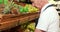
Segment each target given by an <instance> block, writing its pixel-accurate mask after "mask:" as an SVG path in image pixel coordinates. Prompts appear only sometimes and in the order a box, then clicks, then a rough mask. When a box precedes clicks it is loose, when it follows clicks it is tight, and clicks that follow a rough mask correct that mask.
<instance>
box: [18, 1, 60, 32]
mask: <svg viewBox="0 0 60 32" xmlns="http://www.w3.org/2000/svg"><path fill="white" fill-rule="evenodd" d="M17 1H19V0H17ZM49 2H50V3H52V4H54V5H55V8H56V10H57V11H58V13H59V20H60V0H49ZM59 24H60V22H59ZM59 30H60V29H59ZM59 32H60V31H59Z"/></svg>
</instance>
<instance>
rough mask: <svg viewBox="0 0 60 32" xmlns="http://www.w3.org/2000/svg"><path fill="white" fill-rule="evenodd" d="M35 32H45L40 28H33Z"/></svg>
mask: <svg viewBox="0 0 60 32" xmlns="http://www.w3.org/2000/svg"><path fill="white" fill-rule="evenodd" d="M35 32H45V31H43V30H40V29H35Z"/></svg>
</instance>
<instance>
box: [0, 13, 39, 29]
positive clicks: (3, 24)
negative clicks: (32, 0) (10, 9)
mask: <svg viewBox="0 0 60 32" xmlns="http://www.w3.org/2000/svg"><path fill="white" fill-rule="evenodd" d="M38 17H39V13H31V14H24V15H19V16H16V17H10V18H5V19H4V18H3V19H2V20H1V21H0V30H6V29H10V28H13V27H16V26H18V25H21V24H23V23H26V22H28V21H31V20H34V19H36V18H38Z"/></svg>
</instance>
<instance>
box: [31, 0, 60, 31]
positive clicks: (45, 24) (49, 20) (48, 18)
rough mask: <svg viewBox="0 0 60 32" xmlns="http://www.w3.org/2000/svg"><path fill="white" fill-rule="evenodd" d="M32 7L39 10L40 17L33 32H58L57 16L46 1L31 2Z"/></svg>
mask: <svg viewBox="0 0 60 32" xmlns="http://www.w3.org/2000/svg"><path fill="white" fill-rule="evenodd" d="M31 2H32V5H33V6H35V7H37V8H38V9H40V11H41V13H40V17H39V19H38V23H37V26H36V29H35V31H34V32H58V31H59V15H58V12H57V11H56V9H55V7H54V6H53V5H52V4H51V3H49V2H48V0H31Z"/></svg>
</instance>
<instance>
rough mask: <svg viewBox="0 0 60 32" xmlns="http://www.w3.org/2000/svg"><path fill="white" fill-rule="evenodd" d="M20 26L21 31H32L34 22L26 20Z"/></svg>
mask: <svg viewBox="0 0 60 32" xmlns="http://www.w3.org/2000/svg"><path fill="white" fill-rule="evenodd" d="M21 28H22V29H23V32H34V29H35V22H32V23H31V22H28V23H26V24H24V25H21Z"/></svg>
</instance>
